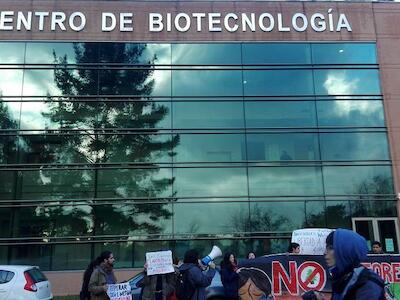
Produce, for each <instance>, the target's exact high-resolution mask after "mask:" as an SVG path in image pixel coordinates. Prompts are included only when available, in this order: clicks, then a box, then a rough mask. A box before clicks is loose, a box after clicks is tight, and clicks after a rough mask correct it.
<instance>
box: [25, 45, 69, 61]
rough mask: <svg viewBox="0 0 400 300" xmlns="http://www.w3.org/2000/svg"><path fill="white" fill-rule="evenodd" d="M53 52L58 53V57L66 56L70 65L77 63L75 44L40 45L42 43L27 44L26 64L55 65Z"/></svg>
mask: <svg viewBox="0 0 400 300" xmlns="http://www.w3.org/2000/svg"><path fill="white" fill-rule="evenodd" d="M75 44H76V43H75ZM53 52H55V53H57V56H59V57H60V56H61V57H64V56H66V57H67V62H68V63H76V59H75V50H74V43H40V42H32V43H27V45H26V62H27V63H29V64H51V63H54V55H53Z"/></svg>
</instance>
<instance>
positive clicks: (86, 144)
mask: <svg viewBox="0 0 400 300" xmlns="http://www.w3.org/2000/svg"><path fill="white" fill-rule="evenodd" d="M19 140H20V151H19V162H20V163H28V164H42V163H46V164H72V163H93V162H94V161H95V159H96V155H95V154H96V153H95V149H96V140H95V135H87V134H82V135H79V134H69V135H67V134H60V135H44V134H36V135H22V136H20V138H19Z"/></svg>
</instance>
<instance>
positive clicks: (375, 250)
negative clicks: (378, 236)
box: [372, 241, 385, 254]
mask: <svg viewBox="0 0 400 300" xmlns="http://www.w3.org/2000/svg"><path fill="white" fill-rule="evenodd" d="M372 254H385V253H384V252H383V250H382V244H381V243H380V242H378V241H375V242H373V243H372Z"/></svg>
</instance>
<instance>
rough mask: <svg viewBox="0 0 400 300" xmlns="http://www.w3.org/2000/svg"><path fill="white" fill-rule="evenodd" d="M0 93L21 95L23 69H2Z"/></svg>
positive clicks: (0, 71) (0, 72)
mask: <svg viewBox="0 0 400 300" xmlns="http://www.w3.org/2000/svg"><path fill="white" fill-rule="evenodd" d="M0 78H1V80H0V95H1V96H20V95H21V92H22V70H6V69H3V70H0Z"/></svg>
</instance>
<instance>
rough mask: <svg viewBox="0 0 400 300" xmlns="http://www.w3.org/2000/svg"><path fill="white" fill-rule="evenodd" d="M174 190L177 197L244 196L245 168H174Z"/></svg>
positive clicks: (245, 188)
mask: <svg viewBox="0 0 400 300" xmlns="http://www.w3.org/2000/svg"><path fill="white" fill-rule="evenodd" d="M175 172H176V176H175V180H176V181H175V187H174V188H175V191H176V192H177V194H178V196H179V197H191V196H211V197H212V196H229V195H231V196H246V195H247V182H246V170H245V169H243V168H222V169H209V168H193V169H176V171H175Z"/></svg>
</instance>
